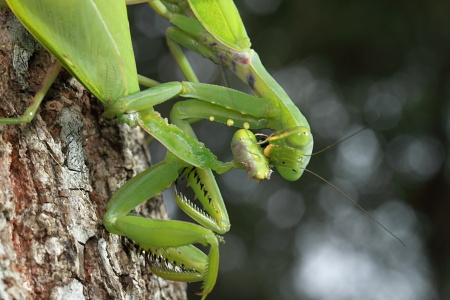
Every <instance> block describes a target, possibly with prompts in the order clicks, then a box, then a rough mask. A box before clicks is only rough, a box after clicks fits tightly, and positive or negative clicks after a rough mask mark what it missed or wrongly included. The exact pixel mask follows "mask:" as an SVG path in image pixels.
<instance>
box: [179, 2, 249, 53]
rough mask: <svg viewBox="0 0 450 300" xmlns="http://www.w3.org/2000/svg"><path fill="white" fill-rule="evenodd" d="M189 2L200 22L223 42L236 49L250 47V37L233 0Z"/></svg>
mask: <svg viewBox="0 0 450 300" xmlns="http://www.w3.org/2000/svg"><path fill="white" fill-rule="evenodd" d="M188 2H189V4H190V7H191V9H192V11H193V12H194V14H195V16H196V17H197V19H198V20H199V21H200V23H202V25H203V26H204V27H205V28H206V30H208V32H209V33H211V34H212V35H213V36H214V37H215V38H216V39H218V40H219V41H220V42H221V43H223V44H224V45H226V46H227V47H229V48H232V49H234V50H241V51H242V50H246V49H248V48H250V45H251V43H250V38H249V37H248V35H247V32H246V31H245V27H244V24H243V23H242V20H241V17H240V16H239V11H238V10H237V8H236V6H235V5H234V2H233V1H232V0H188Z"/></svg>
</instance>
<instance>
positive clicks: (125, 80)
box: [7, 0, 139, 103]
mask: <svg viewBox="0 0 450 300" xmlns="http://www.w3.org/2000/svg"><path fill="white" fill-rule="evenodd" d="M7 2H8V5H9V7H10V8H11V10H12V11H13V12H14V14H15V15H16V16H17V17H18V18H19V20H20V21H21V22H22V23H23V24H24V26H25V27H26V28H27V29H28V31H30V32H31V34H33V36H34V37H35V38H36V39H37V40H38V41H39V42H40V43H41V44H43V45H44V46H45V47H46V48H47V49H48V50H49V51H50V52H51V53H52V54H53V55H55V56H56V58H57V59H58V60H59V61H60V62H61V63H62V64H63V65H64V67H65V68H66V69H67V70H68V71H69V72H70V73H71V74H72V75H73V76H75V77H76V78H77V79H78V80H79V81H80V82H82V83H83V84H84V85H85V86H86V87H87V88H88V89H89V90H90V91H91V92H92V93H93V94H94V95H95V96H96V97H97V98H98V99H99V100H100V101H102V102H103V103H106V102H107V101H114V100H116V99H118V98H122V97H124V96H127V95H129V94H134V93H136V92H138V91H139V85H138V81H137V75H136V74H137V71H136V63H135V60H134V54H133V48H132V44H131V37H130V30H129V26H128V18H127V11H126V5H125V1H124V0H114V1H110V0H64V1H57V0H56V1H55V0H39V1H23V0H7ZM80 12H82V13H81V14H80ZM80 15H82V16H83V18H82V19H80V18H79V16H80ZM99 83H100V84H99Z"/></svg>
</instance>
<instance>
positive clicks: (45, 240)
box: [0, 9, 186, 299]
mask: <svg viewBox="0 0 450 300" xmlns="http://www.w3.org/2000/svg"><path fill="white" fill-rule="evenodd" d="M0 40H1V41H0V45H1V48H0V63H1V68H0V69H1V72H2V75H1V78H0V94H1V99H0V117H17V116H20V115H21V114H22V113H23V112H24V111H25V109H26V108H27V107H28V106H29V105H30V104H31V100H32V97H33V96H34V94H35V93H36V92H37V91H38V90H39V85H40V83H41V81H42V78H43V77H44V75H45V73H46V70H47V69H48V67H49V65H50V64H51V62H52V60H53V58H52V57H51V56H50V55H49V54H48V53H47V52H46V51H45V50H40V51H39V46H38V44H36V43H35V42H34V41H33V39H32V38H30V36H29V35H28V34H26V31H25V29H23V27H21V26H20V25H19V23H18V21H17V20H16V19H15V17H14V16H13V15H12V14H11V12H10V11H9V10H7V9H1V10H0ZM102 111H103V108H102V107H101V105H100V104H99V101H97V100H96V99H95V98H93V97H92V96H91V95H90V94H89V93H88V92H87V91H86V90H85V89H84V87H83V86H82V85H81V84H80V83H78V82H77V81H76V80H75V79H73V78H71V77H70V75H69V74H68V73H67V72H66V71H63V72H62V74H60V75H59V76H58V78H57V80H56V82H55V83H54V84H53V86H52V88H51V90H50V91H49V93H47V96H46V98H45V100H44V102H43V104H42V105H41V108H40V110H38V113H37V115H36V117H35V118H34V120H33V121H32V122H31V123H29V124H19V125H1V124H0V133H1V134H0V188H1V192H0V240H1V243H0V299H125V298H126V299H186V294H185V288H186V285H185V284H183V283H177V282H170V281H165V280H163V279H161V278H159V277H156V276H154V275H152V274H151V271H150V270H149V268H148V266H146V265H145V262H144V259H143V258H142V257H141V256H139V255H137V254H136V253H135V252H134V251H133V250H131V249H129V248H127V246H126V245H124V244H123V243H122V240H121V238H120V237H118V236H116V235H113V234H109V233H108V232H107V231H106V230H105V229H104V227H103V226H102V217H103V215H104V213H105V206H106V203H107V201H108V199H109V198H110V197H111V196H112V194H113V193H114V192H115V191H117V189H118V188H119V187H120V186H121V185H123V184H124V183H125V182H126V181H127V180H128V179H130V178H131V177H133V176H134V175H136V174H138V173H139V172H141V171H143V170H144V169H145V168H147V167H148V161H149V153H148V152H147V147H146V146H145V141H144V135H143V134H142V132H141V131H140V130H139V129H130V128H129V127H128V126H126V125H123V124H119V123H118V122H117V121H115V120H106V119H104V118H102V117H101V113H102ZM142 210H145V212H142ZM141 213H145V214H147V215H151V216H152V217H156V218H167V215H166V212H165V209H164V206H163V203H162V199H161V198H160V197H156V198H154V199H152V200H151V201H149V204H148V205H147V206H146V207H144V208H143V209H141Z"/></svg>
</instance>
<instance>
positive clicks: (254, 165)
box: [0, 0, 313, 299]
mask: <svg viewBox="0 0 450 300" xmlns="http://www.w3.org/2000/svg"><path fill="white" fill-rule="evenodd" d="M134 2H136V1H134ZM7 4H8V6H9V7H10V8H11V9H12V10H13V12H14V14H15V15H16V16H17V17H18V18H19V20H20V21H21V22H22V23H23V24H24V26H25V27H26V28H27V29H28V31H30V32H31V33H32V34H33V35H34V37H35V38H36V39H37V40H38V41H39V42H40V43H41V44H43V45H44V46H45V47H46V48H47V49H48V50H49V51H50V52H51V53H52V54H53V55H54V56H55V57H56V58H57V59H58V61H59V62H56V63H55V64H54V65H53V67H52V68H51V70H49V74H48V76H47V77H46V78H45V79H44V83H43V88H42V90H41V91H40V92H39V93H38V94H37V95H36V97H35V103H34V104H33V105H32V106H31V107H30V108H29V109H28V110H27V111H26V112H25V114H24V116H23V117H20V118H4V119H0V123H25V122H30V121H31V120H32V118H33V116H34V114H35V113H36V111H37V108H38V107H39V104H40V102H41V101H42V99H43V97H44V95H45V93H46V92H47V90H48V89H49V88H50V86H51V84H52V82H53V81H54V79H55V77H56V74H57V73H58V72H59V70H60V68H61V65H62V66H64V67H65V68H66V69H67V70H68V71H69V72H70V73H71V74H72V75H74V76H75V77H76V78H77V79H78V80H79V81H80V82H81V83H82V84H83V85H85V86H86V88H88V89H89V90H90V91H91V92H92V93H93V94H94V95H95V96H96V97H97V98H98V99H99V100H100V101H101V102H102V103H103V104H104V106H105V113H104V115H105V117H118V118H119V120H120V121H122V122H124V123H127V124H129V125H130V126H140V127H141V128H143V129H144V130H146V131H147V132H148V133H150V134H151V135H152V136H153V137H154V138H155V139H156V140H158V141H159V142H161V143H162V144H163V145H164V146H165V147H166V148H167V149H168V153H167V156H166V158H165V160H164V161H163V162H161V163H159V164H157V165H155V166H153V167H151V168H149V169H148V170H146V171H144V172H142V173H141V174H139V175H137V176H136V177H134V178H133V179H131V180H130V181H128V182H127V183H126V184H125V185H124V186H123V187H122V188H121V189H120V190H119V191H118V192H117V193H116V194H115V195H114V196H113V198H112V199H111V200H110V201H109V202H108V205H107V213H106V214H105V217H104V225H105V227H106V228H107V230H109V231H110V232H112V233H116V234H119V235H123V236H127V237H129V238H131V239H132V240H134V241H135V242H136V243H137V244H138V245H139V246H140V247H141V248H142V249H144V250H145V251H146V252H147V253H148V258H149V260H151V261H152V262H153V263H151V267H152V270H153V272H154V273H155V274H157V275H159V276H161V277H164V278H167V279H171V280H180V281H203V282H204V285H203V291H202V299H205V298H206V296H207V295H208V294H209V293H210V292H211V290H212V289H213V287H214V284H215V281H216V278H217V271H218V265H219V249H218V245H219V242H220V241H221V240H222V238H220V237H219V236H217V234H224V233H225V232H227V231H228V230H229V228H230V224H229V220H228V215H227V212H226V208H225V205H224V203H223V200H222V197H221V195H220V191H219V189H218V187H217V184H216V183H215V179H214V177H213V175H212V172H211V170H214V171H216V172H217V173H223V172H226V171H228V170H229V169H230V168H233V167H237V168H242V167H246V168H247V171H248V172H249V173H250V175H251V176H252V177H254V178H256V179H265V178H268V177H269V176H270V172H269V171H270V170H269V167H270V166H275V167H276V168H277V169H278V171H279V172H280V174H281V175H282V176H283V177H285V178H286V179H288V180H297V179H298V178H299V177H300V176H301V175H302V173H303V170H304V168H305V167H306V165H307V164H308V162H309V159H310V154H311V151H312V146H313V141H312V136H311V133H310V129H309V125H308V123H307V121H306V119H305V118H304V117H303V115H302V114H301V113H300V111H299V110H298V108H297V107H296V106H295V105H294V104H293V103H292V102H291V100H290V99H289V97H288V96H287V95H286V93H285V92H284V91H283V89H282V88H281V87H280V86H279V85H278V84H277V83H276V82H275V80H274V79H273V78H272V77H271V76H270V75H269V74H268V73H267V71H266V70H265V69H264V67H263V66H262V64H261V62H260V60H259V58H258V56H257V54H256V53H255V52H254V51H253V50H251V49H250V42H249V38H248V37H247V34H246V32H245V28H244V26H243V24H242V21H241V19H240V17H239V13H238V11H237V9H236V7H235V6H234V3H233V2H232V1H231V0H226V1H224V0H222V1H220V0H212V1H195V0H191V1H188V2H187V3H186V2H185V1H150V5H151V6H152V7H153V8H154V9H155V10H156V11H157V12H158V13H159V14H161V15H162V16H164V17H165V18H167V19H169V20H170V22H171V23H172V24H174V25H175V26H177V27H173V28H169V30H168V33H167V35H168V43H169V48H170V49H171V51H172V52H173V53H174V56H175V58H176V59H177V61H178V63H179V64H180V66H181V68H182V70H183V72H184V74H185V75H186V77H187V79H188V80H189V82H169V83H163V84H157V83H155V82H150V84H148V85H150V86H154V87H153V88H150V89H147V90H144V91H140V90H139V85H138V83H139V80H138V78H139V77H138V75H137V72H136V66H135V60H134V55H133V52H132V46H131V38H130V34H129V30H128V20H127V15H126V6H125V4H126V3H125V1H108V0H78V1H74V0H71V1H56V0H46V1H24V0H8V1H7ZM186 4H187V5H186ZM225 16H226V17H225ZM179 45H182V46H184V47H187V48H190V49H192V50H194V51H196V52H198V53H200V54H202V55H203V56H205V57H207V58H209V59H211V60H213V61H214V62H216V63H218V64H221V65H223V66H225V67H227V68H229V69H231V70H232V71H233V72H235V73H236V74H237V75H238V77H240V78H241V79H242V80H244V82H246V83H247V84H248V85H249V86H250V87H251V88H252V89H253V90H254V92H255V95H256V97H254V96H250V95H247V94H245V93H241V92H238V91H235V90H231V89H227V88H224V87H219V86H213V85H208V84H201V83H198V80H197V78H196V76H195V74H194V73H193V71H192V69H191V67H190V65H189V64H188V63H187V61H186V59H185V57H184V55H183V54H182V52H181V49H180V46H179ZM141 83H143V84H145V83H148V81H146V80H145V79H142V80H141ZM175 96H182V97H188V98H192V100H185V101H182V102H178V103H177V104H176V105H175V106H174V108H173V109H172V112H171V123H172V124H169V123H168V122H167V120H165V119H163V118H162V117H161V116H160V115H159V114H158V113H157V112H156V111H155V110H154V108H153V106H154V105H157V104H159V103H161V102H163V101H166V100H168V99H171V98H173V97H175ZM190 118H207V119H210V120H215V121H218V122H223V123H226V124H228V125H234V126H237V127H241V128H245V131H238V133H237V134H236V136H235V138H234V140H233V143H234V144H233V149H234V154H235V161H233V162H229V163H223V162H221V161H219V160H218V159H217V158H216V156H215V155H214V154H213V153H211V151H209V149H207V148H206V147H205V146H204V145H203V144H202V143H200V142H199V141H198V140H197V139H196V137H195V134H194V133H193V131H192V129H191V128H190V125H189V123H188V122H186V121H185V120H187V119H190ZM261 128H269V129H273V130H275V131H276V132H275V133H274V134H272V135H270V136H268V137H267V138H266V140H265V142H266V143H267V144H268V145H267V147H266V148H265V149H264V154H263V153H262V150H261V147H260V145H259V144H258V143H257V142H256V140H255V139H254V136H253V133H251V132H250V131H249V130H248V129H261ZM182 173H184V175H185V177H186V178H187V179H188V181H189V184H190V186H191V188H192V189H193V190H194V192H195V193H196V195H197V198H198V199H199V201H200V203H202V206H203V209H199V208H197V206H195V205H194V204H193V203H192V202H190V201H189V200H188V199H186V198H185V197H184V196H183V195H182V194H181V193H176V200H177V204H178V205H179V206H180V207H181V208H182V209H183V210H184V211H185V212H186V213H187V214H188V215H189V216H191V217H192V218H193V219H194V220H195V221H197V222H198V223H199V224H200V225H201V226H200V225H196V224H192V223H186V222H181V221H166V220H153V219H147V218H142V217H139V216H135V215H132V214H130V212H131V211H132V210H133V209H134V208H135V207H136V206H137V205H139V204H141V203H143V202H145V201H146V200H147V199H148V198H150V197H151V196H153V195H156V194H158V193H160V192H161V191H162V190H164V189H165V188H167V187H169V186H170V185H171V184H172V182H174V181H175V180H176V179H177V178H178V177H179V176H180V174H182ZM194 243H200V244H203V245H205V246H206V245H210V250H209V253H208V255H206V254H204V253H203V252H202V251H200V250H199V249H198V248H196V247H194V246H193V244H194ZM161 261H162V263H161Z"/></svg>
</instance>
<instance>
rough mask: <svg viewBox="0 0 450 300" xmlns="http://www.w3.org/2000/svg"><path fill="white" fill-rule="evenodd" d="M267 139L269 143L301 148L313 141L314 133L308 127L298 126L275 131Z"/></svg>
mask: <svg viewBox="0 0 450 300" xmlns="http://www.w3.org/2000/svg"><path fill="white" fill-rule="evenodd" d="M267 141H268V142H269V144H273V145H278V146H282V147H290V148H294V149H299V150H301V149H303V148H305V147H308V145H309V144H310V143H311V142H312V134H311V130H309V128H308V127H305V126H297V127H292V128H288V129H284V130H280V131H278V132H275V133H274V134H272V135H271V136H270V137H269V138H268V139H267Z"/></svg>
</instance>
